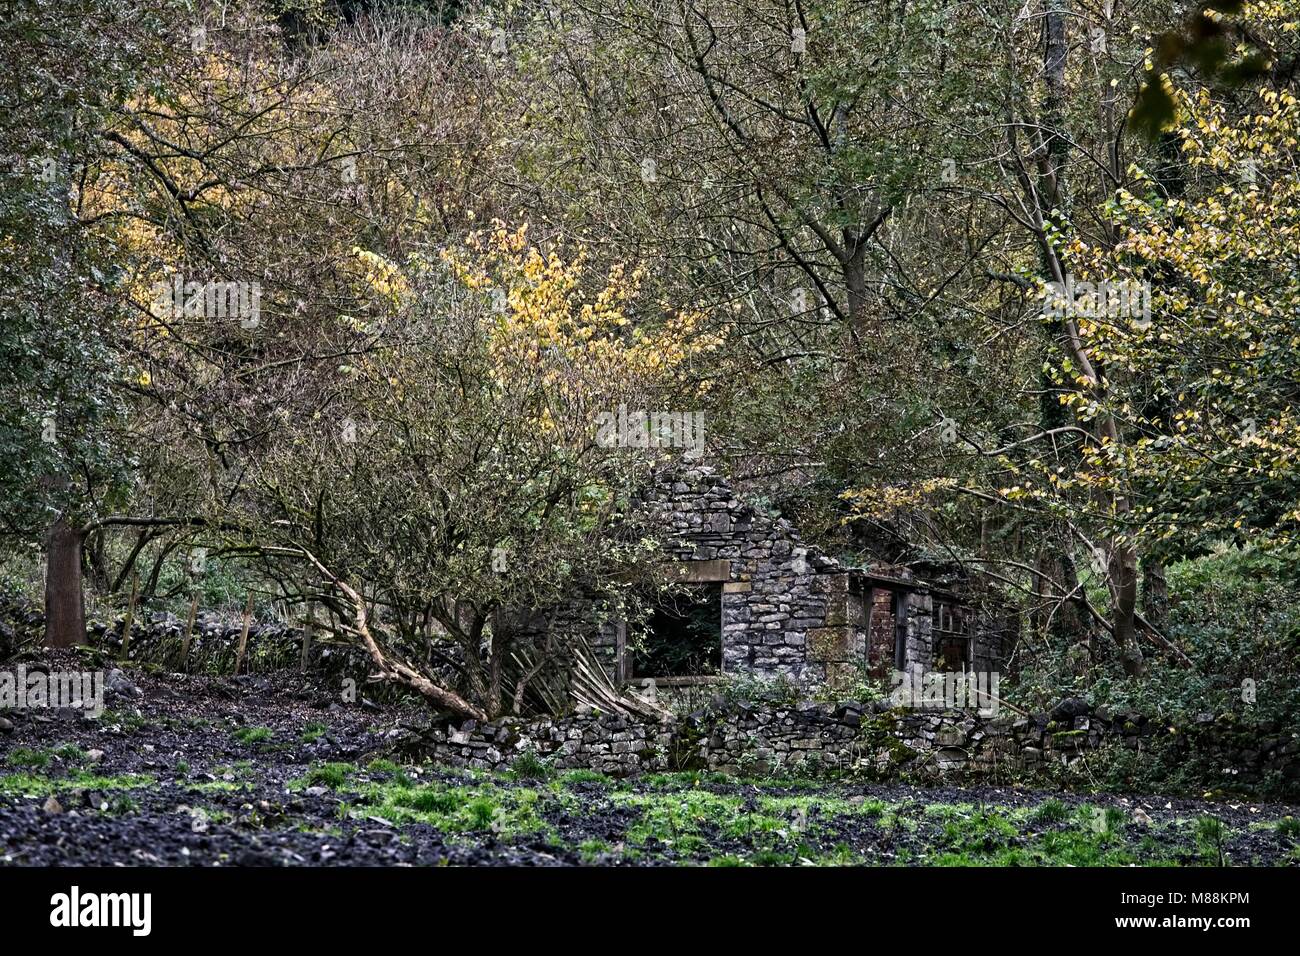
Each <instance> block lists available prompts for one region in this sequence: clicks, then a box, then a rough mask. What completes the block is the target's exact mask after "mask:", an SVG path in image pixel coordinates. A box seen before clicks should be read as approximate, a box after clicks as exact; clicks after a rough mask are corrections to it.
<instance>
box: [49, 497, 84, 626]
mask: <svg viewBox="0 0 1300 956" xmlns="http://www.w3.org/2000/svg"><path fill="white" fill-rule="evenodd" d="M83 540H84V535H83V533H82V532H81V531H78V530H77V529H75V528H73V527H72V526H71V525H69V524H68V522H67V520H66V519H64V518H59V520H58V521H56V522H55V523H54V526H53V527H52V528H50V533H49V536H48V537H47V538H46V542H45V646H46V647H75V646H77V645H78V644H84V643H85V641H86V602H85V596H84V594H83V591H82V581H81V546H82V541H83Z"/></svg>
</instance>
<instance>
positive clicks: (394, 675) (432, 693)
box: [298, 548, 489, 722]
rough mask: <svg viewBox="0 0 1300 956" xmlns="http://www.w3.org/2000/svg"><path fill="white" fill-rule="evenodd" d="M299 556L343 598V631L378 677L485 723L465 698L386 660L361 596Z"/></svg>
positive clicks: (485, 717)
mask: <svg viewBox="0 0 1300 956" xmlns="http://www.w3.org/2000/svg"><path fill="white" fill-rule="evenodd" d="M298 550H299V551H300V552H301V553H302V555H303V556H304V557H305V558H306V559H307V560H308V561H310V562H311V563H312V564H314V565H315V566H316V568H317V569H318V570H319V571H320V573H321V574H323V575H324V576H325V577H326V579H327V580H329V582H330V583H331V584H333V585H334V586H335V587H337V588H338V589H339V590H340V591H342V592H343V593H344V595H346V596H347V599H348V602H349V603H350V604H351V605H352V606H353V608H354V620H355V626H353V627H347V626H344V630H346V631H348V632H349V633H352V634H355V635H356V636H357V637H359V638H360V639H361V643H362V644H363V645H365V648H366V652H367V653H368V654H369V655H370V659H371V660H372V661H373V662H374V665H375V668H376V669H377V670H378V671H379V676H380V677H381V678H383V679H384V680H389V681H392V682H394V683H397V684H401V685H403V686H405V687H409V688H410V689H411V690H413V691H415V692H416V693H417V694H419V695H420V696H421V697H423V698H425V699H426V700H428V701H431V702H432V703H433V704H435V705H436V706H438V707H441V708H442V709H443V710H449V711H452V712H453V713H457V714H462V715H464V716H466V717H473V718H474V719H475V720H481V721H484V722H486V721H487V720H488V719H489V718H488V715H487V714H486V713H485V712H484V711H483V710H481V709H479V708H478V707H475V706H474V705H473V704H471V703H470V702H469V701H467V700H466V699H465V698H463V697H461V696H460V695H459V694H457V693H456V692H455V691H450V690H447V689H446V688H444V687H439V686H438V685H437V684H435V683H434V682H433V681H431V680H429V678H428V677H427V676H425V675H424V674H422V673H420V672H419V671H417V670H416V669H415V668H413V667H411V666H410V665H409V664H406V663H404V662H402V661H394V660H389V659H388V657H387V656H386V655H385V654H384V652H383V650H382V649H381V648H380V647H379V643H378V642H377V641H376V640H375V638H374V635H373V634H371V632H370V625H369V622H368V620H367V617H366V602H365V601H364V600H363V599H362V597H361V595H360V594H358V593H357V592H356V590H354V589H353V588H352V586H351V585H349V584H348V583H347V582H346V581H344V580H343V579H342V578H340V577H339V576H338V575H336V574H334V572H332V571H330V570H329V568H327V567H325V565H324V564H322V563H321V562H320V561H319V560H318V559H317V558H316V556H315V555H314V554H312V553H311V552H310V551H308V550H307V549H306V548H298Z"/></svg>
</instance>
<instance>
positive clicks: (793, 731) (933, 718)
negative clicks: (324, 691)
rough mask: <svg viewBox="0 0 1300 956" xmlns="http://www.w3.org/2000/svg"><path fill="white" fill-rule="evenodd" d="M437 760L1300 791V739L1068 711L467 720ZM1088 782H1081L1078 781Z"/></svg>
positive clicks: (852, 709) (429, 741) (448, 734)
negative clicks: (1117, 757)
mask: <svg viewBox="0 0 1300 956" xmlns="http://www.w3.org/2000/svg"><path fill="white" fill-rule="evenodd" d="M410 743H411V744H412V745H413V746H415V747H416V748H418V749H419V750H420V751H421V752H422V753H423V754H424V755H426V756H429V757H432V758H433V759H435V760H438V761H440V762H443V763H447V764H451V765H454V766H464V767H472V768H479V769H490V770H505V769H509V768H510V767H511V766H512V765H514V763H515V762H516V761H517V760H518V759H519V758H520V756H521V755H522V754H524V753H527V752H531V753H533V754H535V755H536V756H538V757H540V758H542V759H544V760H547V761H548V762H550V763H551V764H552V765H553V766H554V767H555V768H557V769H560V770H565V769H577V768H585V769H590V770H595V771H599V772H601V773H605V774H609V775H611V776H626V775H631V774H637V773H645V772H656V771H671V770H692V769H695V770H717V771H722V772H726V773H732V774H738V775H742V776H783V775H790V776H795V775H798V776H821V775H835V774H841V773H852V774H860V775H866V776H872V777H877V778H885V779H917V778H942V777H950V776H957V777H973V778H981V779H988V780H990V782H992V781H996V780H998V779H1000V778H1003V777H1005V778H1007V779H1023V778H1025V777H1030V778H1032V777H1033V776H1034V775H1035V774H1041V775H1043V776H1047V775H1050V774H1053V773H1059V772H1060V771H1062V770H1065V771H1069V770H1071V769H1074V770H1078V771H1081V772H1082V770H1083V768H1082V767H1076V764H1078V762H1079V761H1086V758H1087V757H1088V755H1090V754H1094V753H1097V752H1098V751H1102V750H1108V749H1109V750H1111V751H1114V750H1116V749H1118V750H1121V751H1123V750H1127V751H1131V752H1132V753H1133V755H1134V756H1137V757H1142V756H1143V754H1144V752H1157V751H1158V752H1160V753H1162V754H1164V755H1165V756H1166V757H1173V758H1175V759H1196V760H1200V761H1203V763H1204V766H1205V768H1206V772H1207V773H1211V772H1212V773H1218V774H1219V775H1220V777H1221V779H1220V780H1218V781H1217V782H1218V783H1219V784H1220V785H1223V786H1227V787H1231V788H1236V789H1241V788H1246V789H1249V788H1250V787H1252V786H1255V785H1258V784H1260V783H1261V782H1264V781H1265V780H1266V778H1267V779H1269V780H1271V781H1272V787H1273V789H1274V790H1276V789H1278V788H1279V787H1281V788H1282V789H1284V790H1289V791H1290V792H1300V740H1297V738H1296V735H1295V734H1293V733H1282V732H1281V731H1280V730H1279V728H1277V727H1276V726H1272V725H1259V726H1250V727H1247V726H1241V725H1236V724H1230V725H1226V726H1225V725H1221V724H1220V723H1218V722H1215V721H1212V720H1208V719H1207V720H1204V721H1200V722H1198V723H1197V724H1196V725H1194V726H1192V727H1182V728H1180V727H1172V726H1169V725H1166V724H1163V723H1158V722H1155V721H1151V720H1148V719H1147V718H1146V717H1144V716H1142V715H1140V714H1135V713H1128V712H1125V713H1115V714H1112V713H1108V712H1106V711H1103V710H1098V711H1095V712H1094V711H1092V710H1091V709H1090V708H1089V707H1088V705H1087V704H1086V703H1084V702H1083V701H1080V700H1066V701H1063V702H1062V703H1061V704H1060V705H1058V706H1057V707H1056V708H1055V709H1054V710H1053V711H1052V712H1051V713H1050V714H1047V715H1040V716H1034V717H1018V716H1007V715H1006V714H1005V713H1004V714H1003V715H1001V716H998V717H996V718H988V717H981V716H978V715H977V714H976V713H974V712H970V711H965V712H963V711H945V712H942V713H939V712H927V711H917V710H902V709H897V708H895V709H889V708H888V707H887V706H883V705H877V704H861V703H855V702H846V703H836V704H827V703H804V704H799V705H794V706H775V705H771V704H762V705H760V704H736V705H728V706H726V707H715V708H710V709H708V710H705V711H701V712H699V713H696V714H692V715H691V716H689V717H686V718H682V719H679V720H675V721H671V722H665V723H650V722H645V721H640V720H636V719H632V718H629V717H625V716H623V715H619V714H598V713H585V714H575V715H573V716H570V717H565V718H560V719H553V720H552V719H543V720H532V721H524V720H512V719H505V720H501V721H498V722H496V723H491V724H480V723H478V722H476V721H468V722H465V723H463V724H461V725H459V726H456V725H449V726H447V727H444V728H432V729H430V730H428V731H426V732H425V733H423V734H422V735H421V736H420V737H419V738H418V740H415V741H411V742H410ZM1085 779H1086V776H1085Z"/></svg>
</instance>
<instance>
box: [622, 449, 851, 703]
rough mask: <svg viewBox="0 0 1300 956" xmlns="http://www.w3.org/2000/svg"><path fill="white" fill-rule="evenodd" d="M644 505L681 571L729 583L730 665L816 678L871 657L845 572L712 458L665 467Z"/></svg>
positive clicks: (725, 588)
mask: <svg viewBox="0 0 1300 956" xmlns="http://www.w3.org/2000/svg"><path fill="white" fill-rule="evenodd" d="M645 507H646V510H647V511H648V512H649V513H650V514H651V516H652V518H651V521H652V524H653V525H654V526H655V527H657V528H659V529H662V534H663V536H664V540H665V543H666V548H665V550H666V555H665V557H666V558H667V559H668V560H669V561H671V562H673V563H674V564H675V566H676V569H678V576H679V578H680V580H682V581H683V583H692V582H704V581H709V582H717V583H720V584H721V585H722V670H723V672H724V673H727V674H748V675H753V676H756V677H763V678H768V679H775V678H784V679H786V680H789V681H791V682H794V683H798V684H803V685H812V684H818V683H823V682H825V681H827V679H828V678H833V677H834V676H835V675H836V665H837V664H840V663H842V662H846V661H848V660H858V661H860V660H862V659H863V658H862V651H863V648H864V647H865V645H864V643H863V641H864V639H865V638H864V636H863V634H862V633H861V631H860V630H859V631H858V632H857V633H854V632H853V631H852V630H851V629H850V628H849V627H848V626H847V610H846V599H847V590H846V588H847V578H846V576H845V575H844V574H843V571H842V569H841V568H840V567H839V565H838V564H837V563H836V562H835V561H834V560H832V559H831V558H828V557H826V556H825V555H822V554H821V553H820V552H817V551H816V550H815V549H812V548H808V547H806V546H804V545H803V543H802V542H801V541H800V539H799V535H798V533H797V532H796V531H795V529H794V528H793V527H792V526H791V525H790V523H789V522H788V521H786V520H785V519H783V518H773V517H771V516H770V515H768V514H766V513H764V512H762V511H759V510H757V509H755V508H753V507H750V506H749V505H747V504H745V503H744V502H743V501H741V499H740V498H739V497H738V496H737V495H736V494H735V493H734V492H733V491H732V489H731V487H730V486H729V485H728V484H727V483H726V482H725V481H724V480H723V479H722V478H720V477H719V476H717V475H715V474H714V473H713V472H712V471H711V470H710V469H707V468H696V469H691V470H688V471H685V472H682V473H679V474H675V475H670V476H665V477H663V478H662V479H661V480H660V481H659V482H658V483H657V484H656V485H655V486H654V488H653V489H652V491H651V493H650V494H648V495H647V498H646V502H645ZM855 653H856V657H855V656H854V654H855ZM648 676H653V675H648Z"/></svg>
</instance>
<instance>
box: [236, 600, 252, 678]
mask: <svg viewBox="0 0 1300 956" xmlns="http://www.w3.org/2000/svg"><path fill="white" fill-rule="evenodd" d="M252 623H253V592H252V591H249V592H248V604H247V605H246V606H245V607H244V630H243V631H242V632H241V633H240V635H239V650H238V651H236V652H235V673H236V674H238V673H239V669H240V668H241V667H243V666H244V651H245V650H247V649H248V628H249V627H250V626H251V625H252Z"/></svg>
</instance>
